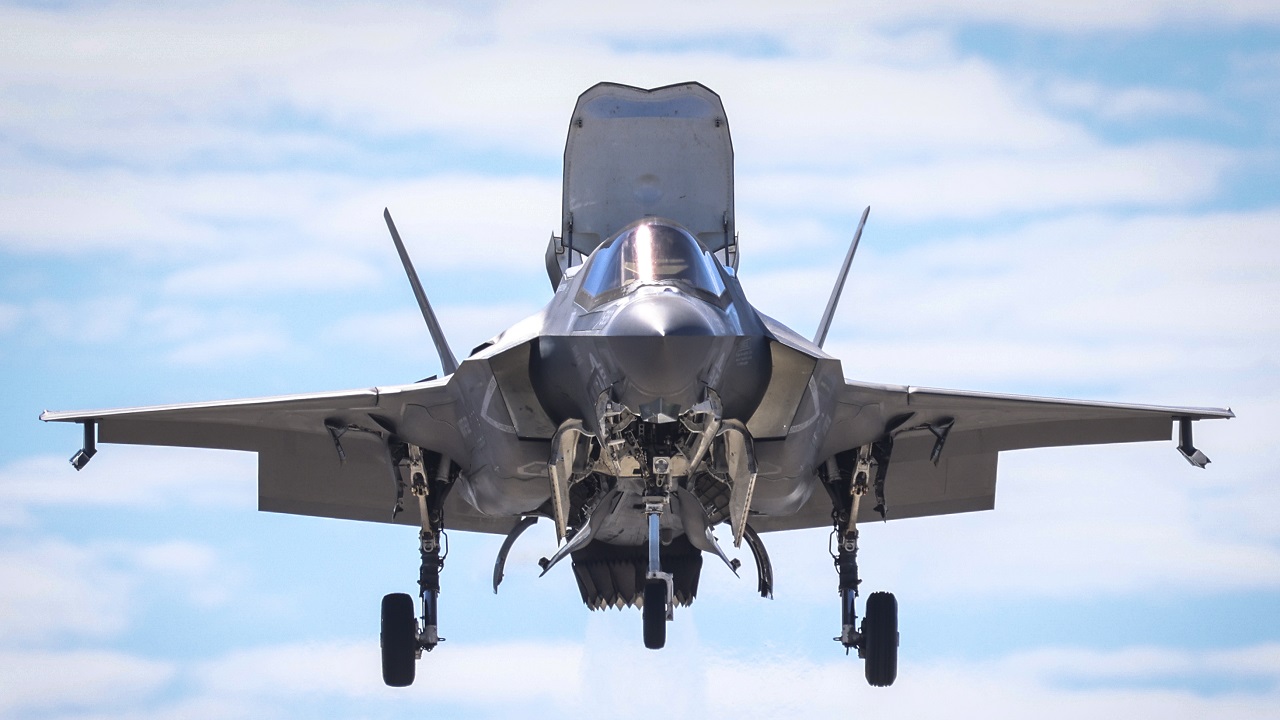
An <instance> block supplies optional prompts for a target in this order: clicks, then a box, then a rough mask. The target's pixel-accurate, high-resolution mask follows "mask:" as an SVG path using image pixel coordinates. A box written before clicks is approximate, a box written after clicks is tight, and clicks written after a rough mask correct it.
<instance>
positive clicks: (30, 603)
mask: <svg viewBox="0 0 1280 720" xmlns="http://www.w3.org/2000/svg"><path fill="white" fill-rule="evenodd" d="M238 582H239V581H238V574H237V573H236V572H235V570H234V569H232V568H230V567H227V566H226V565H225V564H224V563H223V562H222V561H221V560H220V559H219V557H218V553H217V551H216V550H214V549H212V548H209V547H207V546H204V545H200V544H197V543H193V542H189V541H183V540H177V541H170V542H161V543H151V544H145V543H132V542H91V543H87V544H76V543H71V542H67V541H65V540H59V539H52V538H47V537H41V536H37V535H27V536H25V537H24V536H11V537H10V538H7V539H6V540H5V541H4V542H3V544H2V545H0V645H3V646H10V647H17V648H24V647H25V648H30V647H37V646H41V645H48V644H50V643H65V642H68V641H71V642H73V643H75V644H77V645H79V644H83V643H85V642H86V641H88V640H99V641H101V640H105V639H110V638H113V637H116V636H118V635H119V634H120V633H123V632H126V631H127V630H128V628H129V626H130V623H131V621H132V619H133V615H134V614H135V613H136V612H137V608H138V605H139V603H140V595H142V594H143V589H144V588H145V591H146V594H147V595H148V596H150V597H153V598H154V597H155V596H157V595H158V594H160V593H170V592H172V593H174V594H175V595H176V596H178V597H181V598H183V599H184V601H185V602H190V603H193V604H195V605H197V606H201V607H211V606H216V605H220V604H222V603H224V602H225V601H226V600H227V599H228V597H229V593H230V592H231V589H232V588H233V587H234V586H235V585H236V584H237V583H238Z"/></svg>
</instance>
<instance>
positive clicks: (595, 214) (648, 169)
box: [546, 83, 738, 286]
mask: <svg viewBox="0 0 1280 720" xmlns="http://www.w3.org/2000/svg"><path fill="white" fill-rule="evenodd" d="M562 202H563V205H562V213H561V223H560V236H559V237H552V238H551V243H550V245H549V246H548V247H547V258H546V259H547V273H548V275H549V276H550V278H551V284H552V285H553V286H557V285H559V284H560V279H561V278H562V277H563V275H564V272H565V270H566V269H567V268H569V267H571V266H573V265H577V264H579V263H581V262H582V258H583V257H585V256H586V255H589V254H591V251H592V250H595V248H596V247H597V246H599V245H600V243H601V242H603V241H605V240H607V239H608V238H609V237H611V236H612V235H613V234H614V233H616V232H618V231H619V230H621V229H622V228H624V227H626V226H627V225H630V224H631V223H633V222H635V221H636V220H639V219H640V218H643V217H646V216H651V217H664V218H668V219H670V220H674V221H676V222H678V223H680V224H681V225H683V226H684V227H685V228H687V229H688V230H689V232H691V233H693V234H694V236H695V237H697V238H698V240H699V241H700V242H701V243H702V244H703V245H705V246H706V247H707V249H708V250H710V251H711V252H713V253H715V254H716V255H717V256H718V257H719V258H720V261H721V262H722V263H724V264H725V265H727V266H729V267H733V268H735V269H736V268H737V266H738V245H737V237H736V231H735V229H734V221H733V142H732V141H731V140H730V138H729V121H728V119H727V118H726V117H725V113H724V105H722V104H721V102H720V96H719V95H717V94H715V93H714V92H712V91H711V90H709V89H707V88H706V87H704V86H703V85H700V84H698V83H682V84H679V85H668V86H666V87H660V88H655V89H653V90H644V89H642V88H636V87H631V86H628V85H618V84H615V83H600V84H598V85H595V86H594V87H592V88H591V89H589V90H587V91H586V92H584V93H582V95H580V96H579V97H578V104H577V105H576V106H575V107H574V109H573V117H572V119H571V120H570V122H569V138H568V141H567V142H566V143H565V148H564V195H563V201H562Z"/></svg>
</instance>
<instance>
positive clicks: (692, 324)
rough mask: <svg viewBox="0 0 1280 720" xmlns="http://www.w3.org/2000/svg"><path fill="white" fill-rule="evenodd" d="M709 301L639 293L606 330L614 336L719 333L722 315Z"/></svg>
mask: <svg viewBox="0 0 1280 720" xmlns="http://www.w3.org/2000/svg"><path fill="white" fill-rule="evenodd" d="M705 305H706V303H703V302H701V301H699V300H694V299H692V298H688V297H685V296H683V295H679V294H676V293H662V294H659V295H649V296H647V297H639V298H636V299H635V300H633V301H632V302H630V303H628V304H627V305H626V306H625V307H623V308H622V309H620V310H619V311H618V312H617V314H616V315H614V316H613V319H612V320H611V321H610V322H609V327H608V329H607V331H606V333H607V334H608V335H610V336H614V337H620V336H623V337H624V336H640V337H653V336H658V337H673V336H675V337H679V336H690V335H695V336H696V335H715V334H717V332H716V331H717V328H716V325H718V324H719V323H718V322H716V320H717V319H718V318H715V316H714V315H711V313H710V312H709V310H710V308H709V307H706V308H704V306H705Z"/></svg>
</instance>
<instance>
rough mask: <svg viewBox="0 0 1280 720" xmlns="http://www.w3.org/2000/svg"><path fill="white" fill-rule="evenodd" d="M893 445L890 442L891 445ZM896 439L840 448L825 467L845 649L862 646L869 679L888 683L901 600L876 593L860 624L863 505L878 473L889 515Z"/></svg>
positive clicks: (879, 495) (894, 669)
mask: <svg viewBox="0 0 1280 720" xmlns="http://www.w3.org/2000/svg"><path fill="white" fill-rule="evenodd" d="M886 445H887V447H886ZM891 450H892V441H891V440H890V441H888V442H887V443H885V442H883V441H882V442H880V443H876V445H867V446H864V447H862V448H859V449H858V450H854V451H850V452H848V453H840V454H839V455H837V456H836V457H835V459H834V460H833V461H832V462H831V463H828V464H827V466H826V467H825V468H824V471H825V472H823V475H822V479H823V481H824V484H825V485H826V487H827V490H828V491H829V492H830V493H831V499H832V501H833V505H834V510H833V512H832V519H833V521H834V522H835V530H834V531H833V532H832V539H833V541H834V544H835V549H834V551H833V552H832V553H831V554H832V557H833V558H834V559H835V565H836V570H837V572H838V573H839V575H840V636H839V637H837V638H835V639H836V640H838V641H839V642H840V644H841V645H843V646H844V649H845V652H846V653H847V652H849V651H850V650H856V651H857V652H858V657H859V658H862V659H863V661H864V663H865V673H866V677H867V682H868V683H869V684H871V685H872V686H874V687H888V686H890V685H892V684H893V681H894V680H896V679H897V677H898V600H897V598H895V597H894V596H893V593H888V592H875V593H872V594H871V596H870V597H868V598H867V607H866V616H865V617H864V618H863V619H862V625H861V627H859V626H858V613H857V607H856V601H857V597H858V586H859V585H860V584H861V583H862V580H861V579H860V578H859V577H858V527H857V518H858V510H859V508H860V506H861V501H862V496H863V495H865V494H866V493H867V492H868V491H869V490H870V485H871V483H870V479H871V477H872V472H873V469H874V472H875V491H876V499H877V501H878V504H877V507H876V510H877V511H879V512H880V513H881V514H882V516H883V514H884V506H885V502H884V478H885V471H886V470H887V468H888V465H889V457H888V456H889V452H890V451H891Z"/></svg>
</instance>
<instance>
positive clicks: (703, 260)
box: [582, 218, 724, 298]
mask: <svg viewBox="0 0 1280 720" xmlns="http://www.w3.org/2000/svg"><path fill="white" fill-rule="evenodd" d="M583 272H584V273H586V276H585V277H584V278H583V282H582V289H583V290H584V291H585V292H586V293H587V294H588V295H590V296H592V297H595V298H598V297H600V296H601V295H604V294H606V293H610V292H611V291H615V290H618V291H621V290H623V289H625V288H627V287H628V286H630V285H632V284H634V283H668V282H671V283H678V284H681V285H684V286H687V287H688V288H690V289H692V290H695V291H700V292H703V293H707V294H709V295H711V296H713V297H720V295H721V294H723V293H724V283H723V282H722V281H721V279H720V273H719V271H718V269H717V268H716V262H715V258H713V257H712V256H711V254H710V253H708V252H707V251H706V250H705V249H703V247H702V245H700V244H699V243H698V241H697V240H696V239H695V238H694V237H693V235H691V234H689V232H688V231H687V230H685V229H683V228H681V227H680V226H678V225H676V224H675V223H672V222H671V221H669V220H659V219H657V218H650V219H645V220H641V221H640V222H639V223H636V224H635V225H633V226H631V227H630V228H627V229H626V230H623V231H622V232H621V233H619V234H618V235H616V236H615V237H614V238H613V239H612V240H609V241H607V242H605V243H604V244H603V245H601V246H600V247H599V248H597V249H596V251H595V252H594V253H592V254H591V257H590V259H588V260H587V266H586V267H585V268H583Z"/></svg>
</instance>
